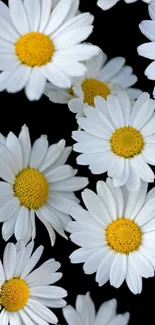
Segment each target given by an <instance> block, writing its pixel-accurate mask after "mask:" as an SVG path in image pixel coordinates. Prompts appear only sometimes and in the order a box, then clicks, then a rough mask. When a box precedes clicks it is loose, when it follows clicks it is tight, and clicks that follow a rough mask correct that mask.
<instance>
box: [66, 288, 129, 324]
mask: <svg viewBox="0 0 155 325" xmlns="http://www.w3.org/2000/svg"><path fill="white" fill-rule="evenodd" d="M75 306H76V308H75V309H74V308H73V307H72V306H70V305H68V306H66V307H65V308H63V315H64V318H65V320H66V322H67V323H68V325H70V324H72V325H77V324H78V325H84V324H85V325H101V324H102V325H118V324H119V325H127V324H128V321H129V317H130V315H129V313H125V314H123V315H120V314H116V309H117V301H116V299H111V300H109V301H106V302H104V303H103V304H102V305H101V306H100V308H99V310H98V312H97V313H96V311H95V304H94V302H93V301H92V299H91V297H90V294H89V292H87V294H86V295H78V296H77V298H76V305H75Z"/></svg>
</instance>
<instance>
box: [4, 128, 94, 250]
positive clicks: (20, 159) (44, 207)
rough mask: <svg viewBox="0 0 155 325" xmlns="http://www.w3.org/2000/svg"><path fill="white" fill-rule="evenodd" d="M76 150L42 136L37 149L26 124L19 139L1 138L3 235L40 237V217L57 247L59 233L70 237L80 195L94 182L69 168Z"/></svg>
mask: <svg viewBox="0 0 155 325" xmlns="http://www.w3.org/2000/svg"><path fill="white" fill-rule="evenodd" d="M70 152H71V148H70V147H66V148H65V141H64V140H61V141H59V142H58V143H56V144H53V145H51V146H49V143H48V140H47V136H46V135H42V136H41V137H40V138H39V139H37V140H36V141H35V142H34V144H33V146H32V147H31V141H30V136H29V130H28V128H27V127H26V126H25V125H24V126H23V127H22V129H21V132H20V134H19V137H18V138H17V137H16V136H15V134H13V133H12V132H10V133H9V134H8V136H7V137H6V138H5V137H3V136H2V135H1V137H0V177H1V178H2V179H3V180H4V181H5V182H3V181H1V182H0V222H4V224H3V226H2V236H3V239H4V240H8V239H9V238H10V237H11V236H12V235H13V234H14V235H15V237H16V239H17V240H25V241H26V242H28V241H29V240H30V239H31V238H32V239H34V238H35V236H36V226H35V215H36V216H37V217H38V218H39V220H40V221H41V222H42V223H43V224H44V225H45V227H46V228H47V231H48V233H49V236H50V239H51V243H52V245H54V243H55V232H54V230H55V231H57V232H58V233H59V234H60V235H61V236H63V237H64V238H67V237H66V235H65V233H64V228H65V226H66V225H67V223H68V221H70V220H71V219H70V217H69V211H70V209H71V207H72V206H74V205H77V203H78V200H77V198H76V197H75V194H74V191H78V190H80V189H82V188H83V187H85V186H86V185H87V184H88V180H87V178H85V177H75V175H76V174H77V170H74V169H73V168H72V167H71V166H70V165H67V164H65V163H66V160H67V158H68V156H69V154H70Z"/></svg>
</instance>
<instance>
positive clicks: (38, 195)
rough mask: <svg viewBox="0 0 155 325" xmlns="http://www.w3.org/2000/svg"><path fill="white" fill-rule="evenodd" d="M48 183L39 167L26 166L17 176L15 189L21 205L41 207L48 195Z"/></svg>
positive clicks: (31, 207)
mask: <svg viewBox="0 0 155 325" xmlns="http://www.w3.org/2000/svg"><path fill="white" fill-rule="evenodd" d="M48 189H49V188H48V183H47V180H46V178H45V177H44V175H43V174H41V173H40V172H39V171H38V170H37V169H34V168H25V169H23V170H22V171H21V172H19V174H18V175H17V176H16V179H15V183H14V185H13V190H14V193H15V196H17V198H18V199H19V201H20V203H21V205H24V206H25V207H26V208H28V209H35V210H36V209H38V208H40V207H41V206H42V205H43V204H44V203H45V201H46V200H47V197H48Z"/></svg>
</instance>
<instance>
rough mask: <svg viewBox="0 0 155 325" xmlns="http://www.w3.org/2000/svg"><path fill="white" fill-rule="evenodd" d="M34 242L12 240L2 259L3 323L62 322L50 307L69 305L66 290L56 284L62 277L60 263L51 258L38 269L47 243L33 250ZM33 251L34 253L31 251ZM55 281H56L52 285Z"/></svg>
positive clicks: (0, 294) (0, 300)
mask: <svg viewBox="0 0 155 325" xmlns="http://www.w3.org/2000/svg"><path fill="white" fill-rule="evenodd" d="M33 247H34V243H33V242H30V243H29V244H28V245H27V246H25V244H24V242H22V241H20V242H17V243H16V245H14V244H13V243H8V244H7V246H6V248H5V250H4V256H3V264H2V262H1V261H0V286H1V288H0V297H1V298H0V305H1V308H2V309H1V312H0V324H1V325H8V324H11V325H13V324H14V325H28V324H29V325H36V324H38V325H48V324H49V323H50V324H56V323H57V322H58V319H57V317H56V316H55V314H54V313H53V312H52V311H51V310H50V309H49V308H47V307H52V308H62V307H64V306H65V305H66V302H65V300H64V299H62V298H64V297H66V296H67V292H66V290H64V289H62V288H61V287H57V286H53V283H55V282H57V281H58V280H59V279H61V277H62V273H60V272H56V271H57V270H58V269H59V268H60V266H61V265H60V263H58V262H56V261H55V259H53V258H52V259H50V260H48V261H46V262H45V263H44V264H42V265H41V266H40V267H38V268H37V269H35V270H34V271H33V269H34V267H35V266H36V264H37V263H38V261H39V259H40V257H41V255H42V252H43V246H40V247H38V249H37V250H36V251H35V252H34V253H33V254H32V251H33ZM31 254H32V255H31ZM50 284H52V285H50Z"/></svg>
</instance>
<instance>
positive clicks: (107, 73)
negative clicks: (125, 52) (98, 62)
mask: <svg viewBox="0 0 155 325" xmlns="http://www.w3.org/2000/svg"><path fill="white" fill-rule="evenodd" d="M124 64H125V59H124V58H123V57H116V58H113V59H111V60H109V61H108V63H106V64H105V66H104V67H103V69H102V70H101V71H100V75H99V76H100V79H101V78H103V80H109V79H111V78H112V77H113V76H114V75H115V74H116V73H118V72H119V70H120V69H121V68H122V66H123V65H124Z"/></svg>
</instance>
